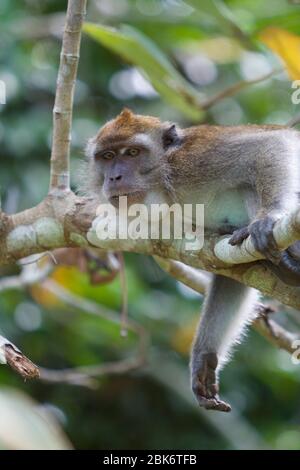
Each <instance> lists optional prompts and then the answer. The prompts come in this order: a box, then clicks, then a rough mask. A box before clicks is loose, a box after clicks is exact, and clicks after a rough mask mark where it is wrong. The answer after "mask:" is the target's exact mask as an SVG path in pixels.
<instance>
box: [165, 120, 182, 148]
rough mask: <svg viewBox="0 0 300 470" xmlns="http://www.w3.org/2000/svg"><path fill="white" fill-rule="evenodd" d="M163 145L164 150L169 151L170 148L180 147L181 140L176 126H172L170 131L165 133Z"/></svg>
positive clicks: (167, 130)
mask: <svg viewBox="0 0 300 470" xmlns="http://www.w3.org/2000/svg"><path fill="white" fill-rule="evenodd" d="M162 143H163V148H164V150H167V149H168V148H170V147H173V146H178V145H180V144H181V138H180V137H179V135H178V132H177V129H176V125H175V124H172V126H170V127H169V128H168V129H166V130H165V131H164V133H163V137H162Z"/></svg>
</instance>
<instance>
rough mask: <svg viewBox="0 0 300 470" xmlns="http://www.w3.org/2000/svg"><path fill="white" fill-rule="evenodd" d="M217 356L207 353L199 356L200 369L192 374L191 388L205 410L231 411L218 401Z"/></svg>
mask: <svg viewBox="0 0 300 470" xmlns="http://www.w3.org/2000/svg"><path fill="white" fill-rule="evenodd" d="M217 365H218V359H217V355H216V354H215V353H207V354H203V355H202V356H201V361H200V367H198V368H197V369H198V370H197V373H195V374H193V379H192V388H193V392H194V395H195V397H196V398H197V401H198V403H199V405H200V406H202V407H204V408H205V409H207V410H216V411H224V412H228V411H231V406H230V405H229V404H228V403H226V402H224V401H222V400H220V398H219V395H218V391H219V387H218V384H217V380H216V368H217Z"/></svg>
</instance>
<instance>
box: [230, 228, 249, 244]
mask: <svg viewBox="0 0 300 470" xmlns="http://www.w3.org/2000/svg"><path fill="white" fill-rule="evenodd" d="M249 234H250V232H249V227H248V225H246V227H242V228H239V229H237V230H235V231H234V232H233V234H232V236H231V238H230V239H229V243H230V245H233V246H234V245H241V244H242V243H243V241H244V240H246V238H247V237H248V236H249Z"/></svg>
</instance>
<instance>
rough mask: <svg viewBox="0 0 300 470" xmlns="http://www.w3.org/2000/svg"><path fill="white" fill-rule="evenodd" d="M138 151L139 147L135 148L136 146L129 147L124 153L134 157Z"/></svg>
mask: <svg viewBox="0 0 300 470" xmlns="http://www.w3.org/2000/svg"><path fill="white" fill-rule="evenodd" d="M139 153H140V149H137V148H136V147H130V148H128V149H127V150H126V152H125V155H128V156H129V157H136V156H137V155H138V154H139Z"/></svg>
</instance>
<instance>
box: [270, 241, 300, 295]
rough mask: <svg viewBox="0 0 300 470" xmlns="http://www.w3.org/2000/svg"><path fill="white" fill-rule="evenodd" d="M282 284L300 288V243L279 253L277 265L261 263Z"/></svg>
mask: <svg viewBox="0 0 300 470" xmlns="http://www.w3.org/2000/svg"><path fill="white" fill-rule="evenodd" d="M262 264H264V265H266V266H267V267H268V268H269V269H270V270H271V271H272V272H273V273H274V274H275V275H276V276H277V277H278V278H279V279H280V280H281V281H282V282H284V283H285V284H288V285H291V286H298V287H300V241H298V242H296V243H294V244H293V245H291V246H290V247H289V248H288V249H287V250H285V251H283V252H282V253H281V259H280V262H279V264H278V265H275V264H273V263H271V261H265V260H264V261H262Z"/></svg>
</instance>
